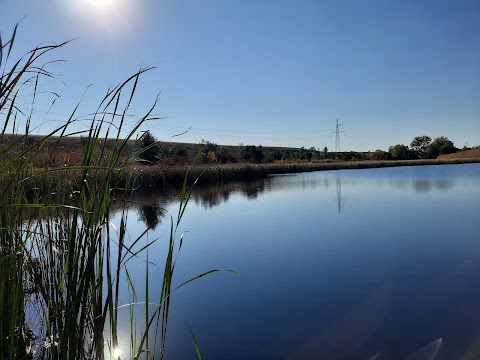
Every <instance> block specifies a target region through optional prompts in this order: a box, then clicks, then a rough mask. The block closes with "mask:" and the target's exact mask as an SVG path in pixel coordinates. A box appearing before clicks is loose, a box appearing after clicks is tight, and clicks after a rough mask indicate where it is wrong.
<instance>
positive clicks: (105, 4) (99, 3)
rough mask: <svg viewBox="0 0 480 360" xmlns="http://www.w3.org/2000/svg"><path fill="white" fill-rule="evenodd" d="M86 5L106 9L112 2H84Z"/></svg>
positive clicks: (89, 0)
mask: <svg viewBox="0 0 480 360" xmlns="http://www.w3.org/2000/svg"><path fill="white" fill-rule="evenodd" d="M85 1H86V3H87V4H89V5H90V6H94V7H96V8H108V7H111V6H113V3H114V1H113V0H85Z"/></svg>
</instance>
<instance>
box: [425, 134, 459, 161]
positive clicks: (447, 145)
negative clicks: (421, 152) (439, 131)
mask: <svg viewBox="0 0 480 360" xmlns="http://www.w3.org/2000/svg"><path fill="white" fill-rule="evenodd" d="M456 151H457V148H456V147H455V146H454V145H453V142H452V141H450V140H449V139H448V138H447V137H446V136H439V137H437V138H435V139H434V140H433V141H432V143H431V144H430V145H428V148H427V151H426V153H427V156H428V157H429V158H430V159H435V158H436V157H438V156H439V155H442V154H451V153H454V152H456Z"/></svg>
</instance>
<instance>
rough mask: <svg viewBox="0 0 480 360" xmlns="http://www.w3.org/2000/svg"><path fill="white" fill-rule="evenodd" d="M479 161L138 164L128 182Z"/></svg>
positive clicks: (226, 178)
mask: <svg viewBox="0 0 480 360" xmlns="http://www.w3.org/2000/svg"><path fill="white" fill-rule="evenodd" d="M469 163H480V159H477V158H470V159H468V158H467V159H420V160H379V161H369V160H365V161H331V162H295V163H280V162H279V163H271V164H251V163H242V164H238V163H237V164H209V165H179V166H164V165H152V166H139V167H134V168H133V172H132V174H131V176H132V180H131V184H132V186H133V187H134V188H136V187H142V188H144V187H159V188H164V187H167V186H168V187H172V186H173V187H176V186H181V185H182V184H183V181H184V179H185V176H186V175H187V174H188V184H189V185H192V184H193V183H194V182H195V183H201V184H205V183H209V182H210V183H217V182H227V181H250V180H254V179H260V178H266V177H267V176H269V175H281V174H294V173H302V172H313V171H327V170H346V169H372V168H384V167H400V166H427V165H454V164H469Z"/></svg>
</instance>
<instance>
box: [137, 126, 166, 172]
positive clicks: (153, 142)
mask: <svg viewBox="0 0 480 360" xmlns="http://www.w3.org/2000/svg"><path fill="white" fill-rule="evenodd" d="M138 144H139V147H140V150H141V154H140V156H141V158H142V159H143V160H147V162H148V163H149V164H150V165H151V164H153V163H155V162H156V161H158V160H159V159H160V155H161V149H160V144H159V142H158V140H157V139H156V138H155V136H153V135H152V133H151V132H150V131H145V132H144V133H143V135H142V136H141V137H140V139H139V141H138Z"/></svg>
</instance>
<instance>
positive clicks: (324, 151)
mask: <svg viewBox="0 0 480 360" xmlns="http://www.w3.org/2000/svg"><path fill="white" fill-rule="evenodd" d="M323 153H324V154H326V153H328V148H327V147H326V146H325V147H324V148H323Z"/></svg>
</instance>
